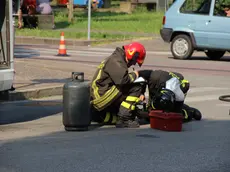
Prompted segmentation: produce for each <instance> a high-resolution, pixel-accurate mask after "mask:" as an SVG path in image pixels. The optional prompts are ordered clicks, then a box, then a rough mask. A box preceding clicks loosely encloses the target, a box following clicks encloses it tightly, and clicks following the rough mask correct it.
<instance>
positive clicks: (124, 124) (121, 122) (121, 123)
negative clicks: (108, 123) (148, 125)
mask: <svg viewBox="0 0 230 172" xmlns="http://www.w3.org/2000/svg"><path fill="white" fill-rule="evenodd" d="M139 127H140V124H139V123H138V121H137V120H135V119H124V118H121V117H119V118H118V120H117V122H116V128H139Z"/></svg>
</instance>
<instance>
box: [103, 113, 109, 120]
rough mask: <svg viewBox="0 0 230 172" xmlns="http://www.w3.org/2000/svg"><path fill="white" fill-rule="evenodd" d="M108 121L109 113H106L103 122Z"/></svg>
mask: <svg viewBox="0 0 230 172" xmlns="http://www.w3.org/2000/svg"><path fill="white" fill-rule="evenodd" d="M109 119H110V112H106V116H105V119H104V122H109Z"/></svg>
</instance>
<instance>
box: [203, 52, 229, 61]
mask: <svg viewBox="0 0 230 172" xmlns="http://www.w3.org/2000/svg"><path fill="white" fill-rule="evenodd" d="M205 54H206V55H207V56H208V58H210V59H211V60H220V59H221V57H223V56H224V54H225V51H213V50H208V51H206V52H205Z"/></svg>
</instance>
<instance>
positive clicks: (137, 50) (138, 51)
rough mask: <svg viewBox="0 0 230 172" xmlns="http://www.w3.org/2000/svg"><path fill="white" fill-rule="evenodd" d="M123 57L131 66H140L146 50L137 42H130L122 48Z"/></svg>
mask: <svg viewBox="0 0 230 172" xmlns="http://www.w3.org/2000/svg"><path fill="white" fill-rule="evenodd" d="M123 48H124V50H125V55H126V57H127V59H128V61H129V62H130V63H131V65H135V64H136V63H138V65H139V66H141V65H142V64H143V62H144V60H145V56H146V50H145V47H144V46H143V45H142V44H140V43H139V42H132V43H131V44H128V45H124V46H123Z"/></svg>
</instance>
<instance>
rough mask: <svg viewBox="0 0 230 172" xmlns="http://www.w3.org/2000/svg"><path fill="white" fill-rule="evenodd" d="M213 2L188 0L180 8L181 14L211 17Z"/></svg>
mask: <svg viewBox="0 0 230 172" xmlns="http://www.w3.org/2000/svg"><path fill="white" fill-rule="evenodd" d="M211 2H212V0H196V1H194V0H186V1H185V2H184V4H183V5H182V6H181V8H180V12H181V13H185V14H200V15H209V12H210V7H211Z"/></svg>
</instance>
